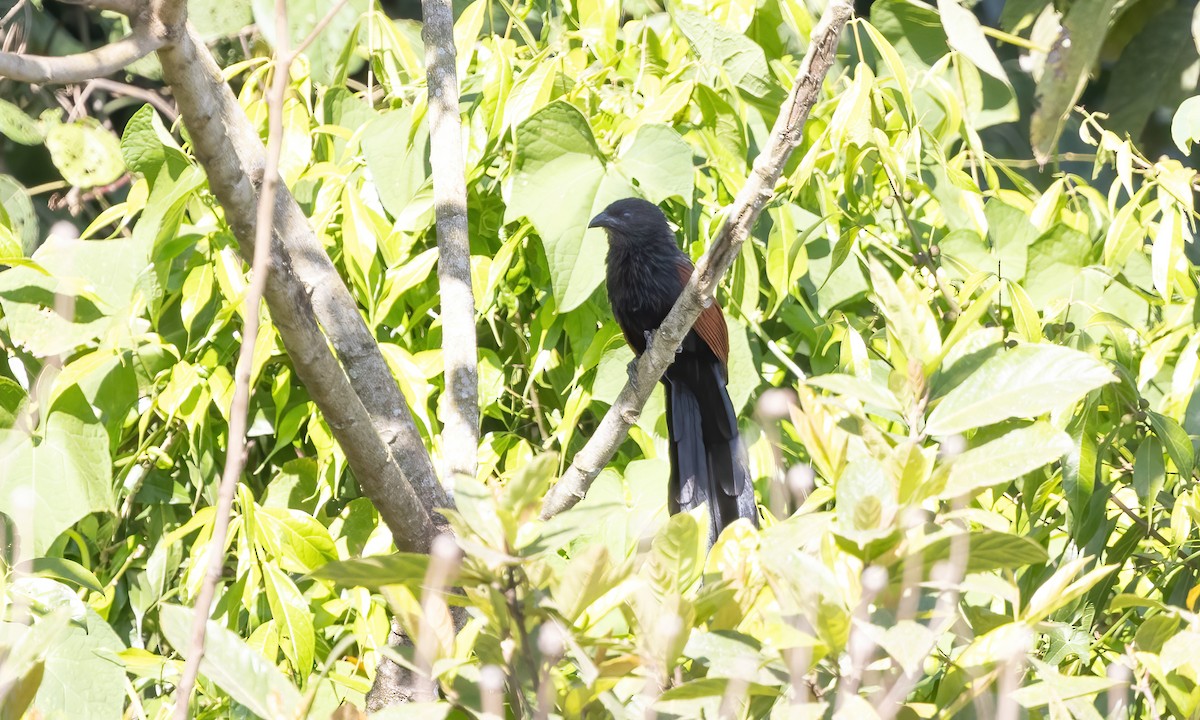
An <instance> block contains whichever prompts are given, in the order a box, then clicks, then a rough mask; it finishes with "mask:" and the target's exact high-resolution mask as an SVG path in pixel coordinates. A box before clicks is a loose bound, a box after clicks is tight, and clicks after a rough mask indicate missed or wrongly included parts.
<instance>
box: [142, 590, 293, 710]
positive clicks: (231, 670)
mask: <svg viewBox="0 0 1200 720" xmlns="http://www.w3.org/2000/svg"><path fill="white" fill-rule="evenodd" d="M159 622H160V624H161V626H162V631H163V634H164V635H166V636H167V641H168V642H170V643H171V645H173V646H175V649H176V650H177V651H179V654H180V655H185V654H186V653H188V652H190V648H191V644H190V642H189V639H190V638H191V635H192V610H191V608H185V607H183V606H181V605H168V604H164V605H163V606H162V612H161V613H160V615H159ZM200 674H201V675H203V676H204V677H206V678H208V679H209V680H211V681H213V682H214V683H216V685H217V687H219V688H221V689H222V690H224V691H225V692H227V693H229V697H231V698H233V699H234V700H236V701H238V702H239V703H241V704H242V705H245V706H246V707H247V708H248V709H249V710H250V712H252V713H254V714H255V715H258V716H259V717H262V718H271V717H277V716H278V715H279V714H280V713H281V714H283V715H285V716H289V715H290V714H291V713H292V712H293V711H294V709H295V708H296V707H297V706H298V705H299V704H300V692H299V691H298V690H296V688H295V687H294V686H293V685H292V684H291V683H289V682H288V681H287V678H285V677H284V676H283V673H281V672H279V670H278V669H277V668H276V667H275V666H274V665H272V664H271V663H270V662H268V661H267V659H266V658H265V657H263V656H262V655H260V654H258V653H257V652H255V651H254V650H252V649H251V648H250V646H249V645H247V644H246V641H245V640H242V639H241V638H240V637H238V636H237V635H235V634H234V633H232V632H230V631H229V630H226V629H225V627H224V626H222V625H220V624H218V623H215V622H213V621H212V620H209V621H208V631H207V633H206V634H205V640H204V659H202V660H201V661H200ZM272 708H277V709H278V710H279V711H280V712H278V713H272V711H271V709H272Z"/></svg>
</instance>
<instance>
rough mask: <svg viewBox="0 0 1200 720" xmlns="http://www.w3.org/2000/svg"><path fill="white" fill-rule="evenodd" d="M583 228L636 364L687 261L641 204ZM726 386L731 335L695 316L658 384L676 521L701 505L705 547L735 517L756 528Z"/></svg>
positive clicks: (713, 315) (713, 318)
mask: <svg viewBox="0 0 1200 720" xmlns="http://www.w3.org/2000/svg"><path fill="white" fill-rule="evenodd" d="M588 227H593V228H595V227H599V228H604V230H605V232H606V233H607V234H608V256H607V258H606V264H607V266H608V267H607V276H606V282H607V286H608V300H609V303H610V304H611V305H612V310H613V315H614V316H615V317H616V320H617V325H619V326H620V327H621V332H622V333H624V335H625V340H626V342H628V343H629V346H630V347H631V348H632V349H633V352H634V353H635V354H637V355H641V354H642V353H643V352H645V351H646V345H647V342H648V340H649V338H650V335H651V333H653V332H654V331H655V330H657V329H658V326H659V325H661V324H662V321H663V320H664V319H665V318H666V317H667V313H668V312H670V310H671V308H672V307H673V306H674V305H675V301H676V300H678V299H679V294H680V293H681V292H683V288H684V286H685V285H686V284H687V281H688V279H689V278H690V277H691V276H692V269H693V266H692V261H691V260H690V259H689V258H688V256H687V255H686V254H684V252H683V251H682V250H680V249H679V247H678V246H677V245H676V244H675V233H673V232H671V228H670V226H669V225H667V218H666V216H665V215H663V214H662V211H661V210H659V209H658V207H656V206H655V205H654V204H652V203H649V202H647V201H645V200H642V199H640V198H626V199H624V200H618V201H616V202H614V203H613V204H611V205H609V206H608V207H606V208H605V209H604V212H602V213H600V214H599V215H597V216H596V217H594V218H592V221H591V222H590V223H589V224H588ZM728 381H729V331H728V329H727V328H726V327H725V317H724V316H723V315H722V314H721V308H720V307H718V306H717V304H716V303H715V302H714V303H713V304H712V305H709V306H708V307H707V308H705V309H704V311H703V312H702V313H700V317H699V318H697V319H696V324H695V325H693V326H692V329H691V330H690V331H689V332H688V334H687V337H685V338H684V340H683V344H682V345H681V346H680V348H679V350H678V351H676V354H675V360H674V361H673V362H672V363H671V365H670V366H669V367H668V368H667V372H666V373H665V374H664V375H663V378H662V383H663V385H664V386H665V387H666V400H667V436H668V441H669V446H670V457H671V479H670V484H669V485H668V490H667V502H668V507H669V510H670V511H671V514H675V513H677V512H680V511H687V510H691V509H692V508H695V507H699V506H700V505H701V504H703V503H705V502H707V503H708V511H709V515H710V517H711V518H712V522H710V523H709V545H710V546H711V545H712V543H713V542H714V541H715V540H716V537H717V535H718V534H720V532H721V530H723V529H724V528H725V526H727V525H729V524H730V523H732V522H733V521H734V520H737V519H738V518H740V517H744V518H748V519H749V520H750V521H751V522H752V523H754V524H755V525H757V524H758V508H757V506H756V504H755V501H754V486H753V483H752V482H751V480H750V473H749V471H748V470H747V468H746V462H745V458H744V451H743V449H742V447H741V442H740V440H739V438H738V425H737V415H736V413H734V410H733V403H732V402H731V401H730V399H729V392H728V391H727V390H726V389H725V385H726V383H727V382H728Z"/></svg>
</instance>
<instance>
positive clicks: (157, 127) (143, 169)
mask: <svg viewBox="0 0 1200 720" xmlns="http://www.w3.org/2000/svg"><path fill="white" fill-rule="evenodd" d="M121 157H122V158H123V159H124V161H125V165H126V166H127V167H128V168H129V169H130V170H131V171H132V172H136V173H141V174H142V175H145V176H146V178H147V179H149V180H150V181H151V182H153V181H154V178H155V175H157V174H158V170H159V168H161V167H162V166H163V164H164V163H166V162H167V158H168V157H170V158H171V159H172V161H174V162H175V163H176V164H177V165H178V166H180V167H185V166H187V164H188V159H187V156H185V155H184V154H183V151H182V150H180V149H179V146H178V145H177V144H176V143H175V139H174V138H172V137H171V133H170V132H168V131H167V129H166V127H164V126H163V123H162V118H161V117H159V115H158V111H156V110H155V109H154V107H153V106H151V105H143V106H142V107H141V109H140V110H138V111H137V112H135V113H134V114H133V117H131V118H129V122H127V123H125V131H124V132H123V133H122V134H121Z"/></svg>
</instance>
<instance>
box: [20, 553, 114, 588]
mask: <svg viewBox="0 0 1200 720" xmlns="http://www.w3.org/2000/svg"><path fill="white" fill-rule="evenodd" d="M17 570H19V571H20V572H24V573H28V574H30V575H34V576H37V577H44V578H51V579H54V580H61V581H63V582H66V583H73V584H75V585H78V586H79V587H83V588H87V589H88V590H92V591H95V592H98V593H101V594H103V593H104V586H103V585H101V584H100V581H99V580H97V579H96V576H95V575H93V574H92V573H91V572H90V571H89V570H88V569H87V568H85V567H84V566H82V565H80V564H79V563H77V562H75V561H74V560H68V559H66V558H56V557H40V558H34V559H32V560H29V561H26V562H23V563H20V564H19V565H17Z"/></svg>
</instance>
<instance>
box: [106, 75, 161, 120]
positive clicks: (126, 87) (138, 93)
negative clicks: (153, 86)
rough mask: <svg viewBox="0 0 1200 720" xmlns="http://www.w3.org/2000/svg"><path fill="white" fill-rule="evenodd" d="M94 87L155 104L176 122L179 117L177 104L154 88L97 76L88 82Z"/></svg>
mask: <svg viewBox="0 0 1200 720" xmlns="http://www.w3.org/2000/svg"><path fill="white" fill-rule="evenodd" d="M88 84H89V85H91V86H92V87H95V88H96V89H99V90H107V91H108V92H110V93H113V94H114V95H125V96H127V97H131V98H136V99H138V100H141V101H143V102H147V103H149V104H151V105H153V106H154V108H155V109H156V110H158V111H159V112H160V113H162V114H163V116H164V117H166V118H167V119H168V120H170V121H171V122H175V120H176V119H178V118H179V111H178V110H176V109H175V106H174V105H172V104H171V103H169V102H167V100H166V98H164V97H163V96H162V95H159V94H158V93H156V92H154V91H153V90H147V89H146V88H141V87H138V86H137V85H130V84H129V83H123V82H118V81H116V80H109V79H107V78H96V79H95V80H92V81H91V82H89V83H88Z"/></svg>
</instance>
